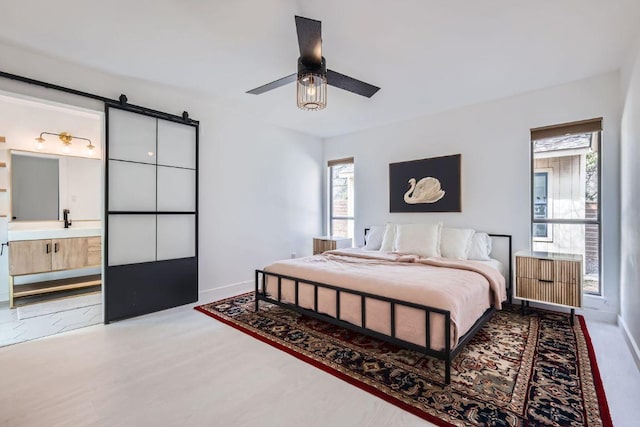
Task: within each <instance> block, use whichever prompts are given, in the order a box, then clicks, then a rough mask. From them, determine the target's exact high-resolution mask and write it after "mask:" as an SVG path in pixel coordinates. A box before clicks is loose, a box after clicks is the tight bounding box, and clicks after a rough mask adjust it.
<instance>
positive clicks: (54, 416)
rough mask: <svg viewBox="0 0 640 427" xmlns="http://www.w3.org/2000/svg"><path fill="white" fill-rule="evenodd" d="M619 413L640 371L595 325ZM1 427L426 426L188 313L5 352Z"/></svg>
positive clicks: (630, 409)
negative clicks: (151, 426)
mask: <svg viewBox="0 0 640 427" xmlns="http://www.w3.org/2000/svg"><path fill="white" fill-rule="evenodd" d="M589 327H590V330H591V334H592V336H593V339H594V341H595V346H596V352H597V353H598V358H599V360H598V361H599V364H600V366H601V370H602V373H603V377H604V380H605V387H606V388H607V393H608V396H609V402H610V405H611V408H612V412H613V416H614V424H615V425H616V426H618V427H620V426H633V425H637V424H635V422H636V421H637V420H638V419H640V408H639V406H640V405H638V404H637V397H638V396H640V373H639V372H638V370H637V369H636V367H635V365H634V364H633V361H632V359H631V355H630V353H629V351H628V350H627V347H626V345H625V343H624V341H623V337H622V335H621V334H620V332H619V330H618V329H617V327H615V326H613V325H606V324H600V323H591V324H590V325H589ZM0 425H2V426H29V427H31V426H45V425H46V426H110V427H111V426H150V425H155V426H191V425H193V426H223V425H224V426H258V425H260V426H323V427H324V426H424V425H429V424H428V423H426V422H424V421H423V420H421V419H419V418H417V417H415V416H413V415H411V414H409V413H407V412H405V411H403V410H401V409H399V408H397V407H395V406H393V405H391V404H388V403H386V402H384V401H382V400H381V399H378V398H376V397H374V396H372V395H370V394H368V393H366V392H363V391H361V390H360V389H358V388H356V387H353V386H351V385H349V384H347V383H345V382H343V381H341V380H339V379H337V378H335V377H333V376H331V375H329V374H326V373H324V372H322V371H320V370H319V369H316V368H314V367H312V366H310V365H308V364H306V363H304V362H301V361H299V360H298V359H295V358H294V357H292V356H290V355H287V354H285V353H283V352H281V351H279V350H276V349H274V348H272V347H270V346H268V345H266V344H263V343H261V342H259V341H257V340H255V339H254V338H251V337H249V336H247V335H245V334H243V333H241V332H238V331H236V330H234V329H232V328H230V327H228V326H226V325H223V324H221V323H219V322H217V321H215V320H213V319H211V318H209V317H207V316H205V315H203V314H201V313H199V312H196V311H195V310H192V309H190V308H189V307H182V308H178V309H173V310H167V311H164V312H161V313H156V314H153V315H149V316H144V317H141V318H137V319H132V320H128V321H123V322H118V323H114V324H111V325H108V326H103V325H98V326H91V327H87V328H84V329H80V330H76V331H72V332H67V333H63V334H60V335H56V336H52V337H47V338H42V339H38V340H34V341H30V342H26V343H21V344H17V345H13V346H10V347H4V348H0Z"/></svg>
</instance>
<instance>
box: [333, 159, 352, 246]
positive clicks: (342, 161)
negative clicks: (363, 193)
mask: <svg viewBox="0 0 640 427" xmlns="http://www.w3.org/2000/svg"><path fill="white" fill-rule="evenodd" d="M347 164H352V165H353V169H354V175H355V162H354V160H353V157H347V158H344V159H336V160H329V161H328V162H327V186H328V187H329V189H328V190H329V191H328V194H327V195H328V198H329V203H328V208H329V212H328V215H327V217H328V221H327V222H328V223H327V230H328V231H329V235H330V236H333V235H334V233H333V221H334V220H347V221H349V220H350V221H353V222H354V234H355V200H354V201H353V202H354V209H353V210H354V215H353V216H334V215H333V167H334V166H340V165H347ZM354 188H355V176H354ZM354 196H355V189H354ZM344 237H347V238H351V239H353V238H354V237H355V236H344Z"/></svg>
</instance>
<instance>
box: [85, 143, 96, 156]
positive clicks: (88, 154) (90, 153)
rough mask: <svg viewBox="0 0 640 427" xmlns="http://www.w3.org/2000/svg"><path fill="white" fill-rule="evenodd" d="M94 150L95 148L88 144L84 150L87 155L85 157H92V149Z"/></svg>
mask: <svg viewBox="0 0 640 427" xmlns="http://www.w3.org/2000/svg"><path fill="white" fill-rule="evenodd" d="M94 148H95V146H94V145H93V144H91V143H89V144H88V145H87V148H86V149H85V151H86V153H87V156H93V154H94V151H93V149H94Z"/></svg>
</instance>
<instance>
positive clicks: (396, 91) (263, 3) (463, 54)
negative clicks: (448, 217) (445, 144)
mask: <svg viewBox="0 0 640 427" xmlns="http://www.w3.org/2000/svg"><path fill="white" fill-rule="evenodd" d="M2 3H3V4H2V25H0V40H2V41H4V42H6V43H10V44H15V45H19V46H24V47H26V48H30V49H35V50H38V51H41V52H44V53H46V54H49V55H52V56H56V57H60V58H64V59H66V60H69V61H73V62H76V63H79V64H83V65H87V66H91V67H95V68H98V69H102V70H105V71H108V72H112V73H116V74H120V75H126V76H133V77H137V78H142V79H145V80H149V81H154V82H158V83H163V84H169V85H172V86H177V87H183V88H187V89H190V90H195V91H198V92H199V93H203V92H204V93H208V94H210V95H213V96H215V97H218V98H220V99H223V100H225V102H226V104H227V105H228V106H229V108H231V109H233V110H236V111H243V112H247V113H249V114H253V115H255V116H256V117H259V118H260V119H262V120H264V121H267V122H270V123H274V124H276V125H279V126H282V127H286V128H290V129H295V130H298V131H301V132H304V133H307V134H311V135H316V136H320V137H328V136H333V135H339V134H344V133H348V132H353V131H356V130H359V129H365V128H370V127H374V126H378V125H381V124H385V123H390V122H394V121H398V120H402V119H406V118H410V117H416V116H420V115H423V114H428V113H434V112H438V111H444V110H448V109H451V108H455V107H460V106H463V105H470V104H475V103H479V102H484V101H487V100H491V99H496V98H501V97H505V96H510V95H514V94H518V93H522V92H526V91H530V90H535V89H539V88H543V87H548V86H552V85H556V84H562V83H565V82H569V81H573V80H577V79H581V78H585V77H589V76H592V75H597V74H602V73H605V72H607V71H611V70H615V69H618V68H619V67H620V65H621V63H622V61H623V60H624V57H625V55H626V54H627V50H628V49H629V47H630V46H631V44H632V41H633V39H634V37H636V36H637V33H638V29H639V26H638V22H640V1H638V0H536V1H528V2H526V1H517V0H483V1H477V0H476V1H473V0H467V1H461V0H457V1H456V0H450V1H445V0H403V1H392V0H387V1H381V0H323V1H306V0H298V1H294V0H225V1H223V0H217V1H211V0H138V1H130V0H109V1H87V0H58V1H48V0H41V1H33V0H32V1H29V0H22V1H4V0H3V1H2ZM296 14H298V15H301V16H305V17H309V18H313V19H318V20H320V21H322V35H323V55H324V56H325V57H326V58H327V66H328V67H329V68H331V69H333V70H335V71H338V72H341V73H343V74H347V75H349V76H352V77H355V78H357V79H360V80H364V81H366V82H368V83H371V84H374V85H376V86H380V87H381V88H382V89H381V90H380V91H379V92H378V93H377V94H376V95H375V96H374V97H373V98H371V99H367V98H364V97H361V96H358V95H354V94H351V93H348V92H345V91H342V90H340V89H337V88H333V87H329V92H328V106H327V108H326V109H325V110H323V111H319V112H307V111H301V110H298V109H297V107H296V105H295V85H294V84H289V85H287V86H284V87H281V88H279V89H276V90H273V91H271V92H267V93H265V94H262V95H249V94H246V93H245V92H246V91H247V90H249V89H253V88H254V87H257V86H260V85H262V84H265V83H268V82H270V81H273V80H276V79H278V78H280V77H283V76H286V75H288V74H291V73H294V72H295V71H296V60H297V57H298V46H297V38H296V32H295V23H294V15H296ZM181 108H182V107H181ZM184 108H187V109H188V106H185V107H184Z"/></svg>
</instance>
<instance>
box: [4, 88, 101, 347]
mask: <svg viewBox="0 0 640 427" xmlns="http://www.w3.org/2000/svg"><path fill="white" fill-rule="evenodd" d="M104 127H105V125H104V113H103V112H102V111H95V110H89V109H82V108H78V107H73V106H69V105H64V104H59V103H53V102H50V101H45V100H41V99H36V98H31V97H25V96H21V95H16V94H11V93H7V92H1V93H0V242H1V243H2V244H3V247H2V253H1V255H0V347H1V346H5V345H10V344H15V343H18V342H23V341H28V340H31V339H36V338H41V337H44V336H48V335H53V334H56V333H59V332H65V331H69V330H72V329H77V328H81V327H85V326H90V325H94V324H99V323H102V322H103V319H104V315H103V292H102V291H103V287H102V274H103V267H102V266H103V262H102V260H103V251H102V239H103V235H104V227H103V223H104V218H103V217H104V187H105V186H104V155H103V153H104V149H103V147H104V144H103V140H104Z"/></svg>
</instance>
